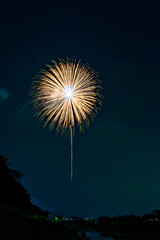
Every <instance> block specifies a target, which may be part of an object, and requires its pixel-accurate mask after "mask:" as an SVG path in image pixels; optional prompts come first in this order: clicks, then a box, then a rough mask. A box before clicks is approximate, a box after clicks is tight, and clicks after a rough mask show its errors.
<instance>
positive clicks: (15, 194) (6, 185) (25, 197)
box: [0, 153, 49, 216]
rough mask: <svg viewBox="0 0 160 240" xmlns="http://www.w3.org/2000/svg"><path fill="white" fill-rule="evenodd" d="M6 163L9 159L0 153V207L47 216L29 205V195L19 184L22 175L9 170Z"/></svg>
mask: <svg viewBox="0 0 160 240" xmlns="http://www.w3.org/2000/svg"><path fill="white" fill-rule="evenodd" d="M8 161H9V159H8V158H7V157H5V156H4V155H2V154H1V153H0V207H1V208H8V209H15V210H16V211H19V212H28V213H31V214H39V215H43V216H48V215H49V212H48V211H44V210H41V209H40V208H39V207H38V206H36V205H34V204H32V203H31V196H30V194H29V193H28V192H27V190H26V189H25V188H24V186H23V185H22V184H21V178H22V177H23V173H22V172H21V171H20V170H15V169H11V168H9V166H8Z"/></svg>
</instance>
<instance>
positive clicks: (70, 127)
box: [69, 125, 73, 182]
mask: <svg viewBox="0 0 160 240" xmlns="http://www.w3.org/2000/svg"><path fill="white" fill-rule="evenodd" d="M69 129H70V136H71V182H72V179H73V134H72V126H71V125H70V126H69Z"/></svg>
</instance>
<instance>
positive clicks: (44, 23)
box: [0, 0, 160, 216]
mask: <svg viewBox="0 0 160 240" xmlns="http://www.w3.org/2000/svg"><path fill="white" fill-rule="evenodd" d="M0 11H1V13H0V31H1V38H0V48H1V57H0V67H1V71H0V72H1V74H0V81H1V82H0V83H1V84H0V112H1V116H0V132H1V138H0V151H1V152H2V153H3V154H4V155H6V156H8V157H9V158H10V166H11V167H13V168H16V169H21V170H22V171H23V172H24V178H23V184H24V186H25V187H26V189H27V190H28V192H29V193H30V194H31V196H32V200H33V202H34V203H35V204H38V205H39V206H40V207H41V208H43V209H48V210H51V211H55V212H57V213H58V212H59V213H69V214H74V215H95V216H100V215H111V216H112V215H119V214H122V215H123V214H130V213H135V214H144V213H146V212H150V211H151V210H152V209H158V208H160V191H159V188H160V176H159V168H160V147H159V146H160V108H159V105H160V94H159V92H160V72H159V69H160V68H159V65H160V57H159V56H160V16H159V12H160V4H159V1H155V0H151V1H149V0H148V1H145V0H142V1H118V0H117V1H114V0H113V1H105V3H104V1H94V2H93V1H61V2H58V1H57V2H54V1H40V2H37V3H33V2H32V3H29V2H28V3H24V2H21V4H19V3H15V2H13V1H12V2H9V1H5V2H4V3H3V5H2V6H1V10H0ZM65 57H72V58H76V59H82V61H83V62H84V63H85V62H88V63H89V64H90V66H91V67H93V68H94V69H95V70H96V71H97V72H99V74H100V79H101V80H102V85H103V94H104V96H105V100H104V103H103V107H102V111H101V112H99V114H98V116H97V117H96V119H95V120H94V121H93V122H92V123H91V124H90V127H89V128H88V129H87V130H85V132H84V133H79V131H78V130H77V131H76V134H75V136H74V143H73V144H74V179H73V182H72V183H71V182H70V139H69V137H68V138H64V137H62V136H60V135H57V134H56V133H55V132H54V131H53V132H51V133H50V132H48V129H47V128H46V129H43V127H42V125H41V124H39V123H38V121H37V120H36V119H35V118H33V110H32V106H31V105H28V106H27V107H26V108H24V109H23V111H21V109H22V108H23V106H24V105H25V104H26V103H27V102H29V101H30V99H29V96H28V93H29V89H30V84H31V82H32V79H33V77H34V76H35V75H36V74H37V73H38V71H39V70H40V69H41V68H44V67H45V64H47V63H50V60H51V59H54V60H57V58H65Z"/></svg>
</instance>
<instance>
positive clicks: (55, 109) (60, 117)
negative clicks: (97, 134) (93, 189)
mask: <svg viewBox="0 0 160 240" xmlns="http://www.w3.org/2000/svg"><path fill="white" fill-rule="evenodd" d="M52 63H53V64H52V65H51V66H50V65H47V67H48V70H42V71H41V72H40V73H39V74H38V75H37V78H36V80H35V81H33V84H32V87H31V92H30V94H31V97H32V99H33V101H32V103H33V106H34V110H35V116H36V117H38V118H39V120H40V121H43V122H44V126H46V125H49V128H50V130H52V129H53V127H54V126H55V127H56V130H57V131H58V130H59V129H60V130H62V132H66V131H65V130H67V129H68V130H69V131H70V135H71V179H72V176H73V173H72V162H73V149H72V144H73V139H72V137H73V134H72V129H73V128H74V127H75V126H79V127H80V129H81V128H82V126H83V125H84V124H86V125H87V124H88V123H89V120H90V119H93V118H94V116H95V114H96V112H97V111H98V109H99V107H100V105H101V104H102V101H101V89H102V88H101V86H100V85H99V80H98V77H97V74H96V73H95V71H94V70H93V69H91V68H90V67H89V65H88V64H85V65H83V64H82V63H81V61H78V62H76V60H75V61H72V60H69V59H67V60H59V61H58V62H55V61H52Z"/></svg>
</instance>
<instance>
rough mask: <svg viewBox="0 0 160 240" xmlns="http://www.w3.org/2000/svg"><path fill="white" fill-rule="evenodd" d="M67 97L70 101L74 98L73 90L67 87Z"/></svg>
mask: <svg viewBox="0 0 160 240" xmlns="http://www.w3.org/2000/svg"><path fill="white" fill-rule="evenodd" d="M64 92H65V97H66V98H68V99H71V98H72V96H73V88H72V87H66V88H65V90H64Z"/></svg>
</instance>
